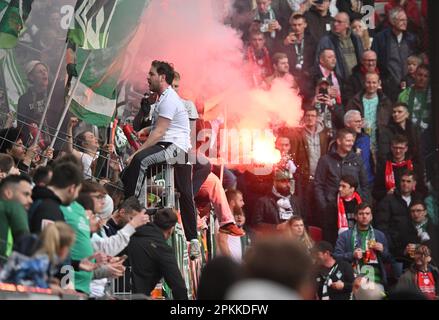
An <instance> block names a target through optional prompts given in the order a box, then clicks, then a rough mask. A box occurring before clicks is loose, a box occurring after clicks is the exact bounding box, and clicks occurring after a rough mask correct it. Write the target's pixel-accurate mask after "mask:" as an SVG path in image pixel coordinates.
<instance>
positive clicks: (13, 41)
mask: <svg viewBox="0 0 439 320" xmlns="http://www.w3.org/2000/svg"><path fill="white" fill-rule="evenodd" d="M32 2H33V0H0V48H6V49H10V48H14V47H15V46H16V45H17V41H18V36H19V35H20V32H21V30H22V29H23V25H24V22H25V21H26V19H27V17H28V16H29V13H30V10H31V8H32Z"/></svg>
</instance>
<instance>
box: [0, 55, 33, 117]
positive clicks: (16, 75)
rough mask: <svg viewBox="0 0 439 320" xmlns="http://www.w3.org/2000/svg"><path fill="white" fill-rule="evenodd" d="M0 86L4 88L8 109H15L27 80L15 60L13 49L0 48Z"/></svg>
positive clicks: (24, 90)
mask: <svg viewBox="0 0 439 320" xmlns="http://www.w3.org/2000/svg"><path fill="white" fill-rule="evenodd" d="M0 73H1V74H0V82H1V84H0V86H1V87H2V88H4V89H5V90H6V96H7V98H8V101H7V102H8V105H9V110H17V104H18V99H19V98H20V96H21V95H23V94H24V93H25V92H26V88H27V87H26V86H27V81H26V80H25V79H26V77H25V75H24V72H23V70H22V69H21V67H20V65H19V64H17V63H16V61H15V54H14V49H0Z"/></svg>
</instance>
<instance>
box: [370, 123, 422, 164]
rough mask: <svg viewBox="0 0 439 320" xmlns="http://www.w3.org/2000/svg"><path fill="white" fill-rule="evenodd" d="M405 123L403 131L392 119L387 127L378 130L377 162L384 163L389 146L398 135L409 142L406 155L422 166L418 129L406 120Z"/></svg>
mask: <svg viewBox="0 0 439 320" xmlns="http://www.w3.org/2000/svg"><path fill="white" fill-rule="evenodd" d="M406 123H407V124H406V127H405V129H403V128H401V126H399V125H397V124H396V123H395V122H394V121H393V119H390V122H389V124H388V125H387V127H382V128H378V135H377V141H378V152H377V158H378V161H383V160H384V161H385V159H386V158H387V156H388V154H389V153H390V151H391V150H390V146H391V141H392V139H393V137H394V136H395V135H397V134H400V135H403V136H405V137H407V139H408V141H409V144H408V147H409V148H408V154H409V155H410V156H411V157H412V159H414V160H415V161H416V162H418V163H420V164H421V165H423V166H424V161H421V151H420V145H421V135H420V131H419V128H417V127H415V126H414V125H413V124H412V122H411V120H410V119H407V121H406Z"/></svg>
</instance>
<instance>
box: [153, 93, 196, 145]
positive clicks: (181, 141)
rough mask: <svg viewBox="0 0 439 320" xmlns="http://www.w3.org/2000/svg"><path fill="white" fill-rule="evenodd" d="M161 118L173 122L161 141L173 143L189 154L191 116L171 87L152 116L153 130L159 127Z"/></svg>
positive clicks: (163, 94)
mask: <svg viewBox="0 0 439 320" xmlns="http://www.w3.org/2000/svg"><path fill="white" fill-rule="evenodd" d="M159 117H163V118H166V119H169V120H171V123H170V124H169V127H168V129H167V130H166V132H165V134H164V135H163V137H162V139H161V140H160V141H162V142H171V143H173V144H175V145H176V146H177V147H179V148H180V149H182V150H184V151H185V152H188V151H189V149H190V148H191V143H190V126H189V114H188V112H187V110H186V107H185V104H184V103H183V101H182V99H181V98H180V97H179V96H178V94H177V92H175V90H174V89H172V87H171V86H169V87H168V88H167V89H166V90H165V91H164V92H163V93H162V95H161V96H160V98H159V101H157V103H156V106H155V108H154V113H153V116H152V123H153V124H152V129H153V130H154V129H155V127H156V125H157V120H158V118H159Z"/></svg>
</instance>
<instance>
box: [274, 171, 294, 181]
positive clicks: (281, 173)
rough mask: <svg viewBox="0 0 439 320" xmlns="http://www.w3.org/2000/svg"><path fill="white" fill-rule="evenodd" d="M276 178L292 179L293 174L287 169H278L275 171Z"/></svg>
mask: <svg viewBox="0 0 439 320" xmlns="http://www.w3.org/2000/svg"><path fill="white" fill-rule="evenodd" d="M274 180H277V181H278V180H291V176H290V173H289V172H288V171H286V170H276V171H275V172H274Z"/></svg>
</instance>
